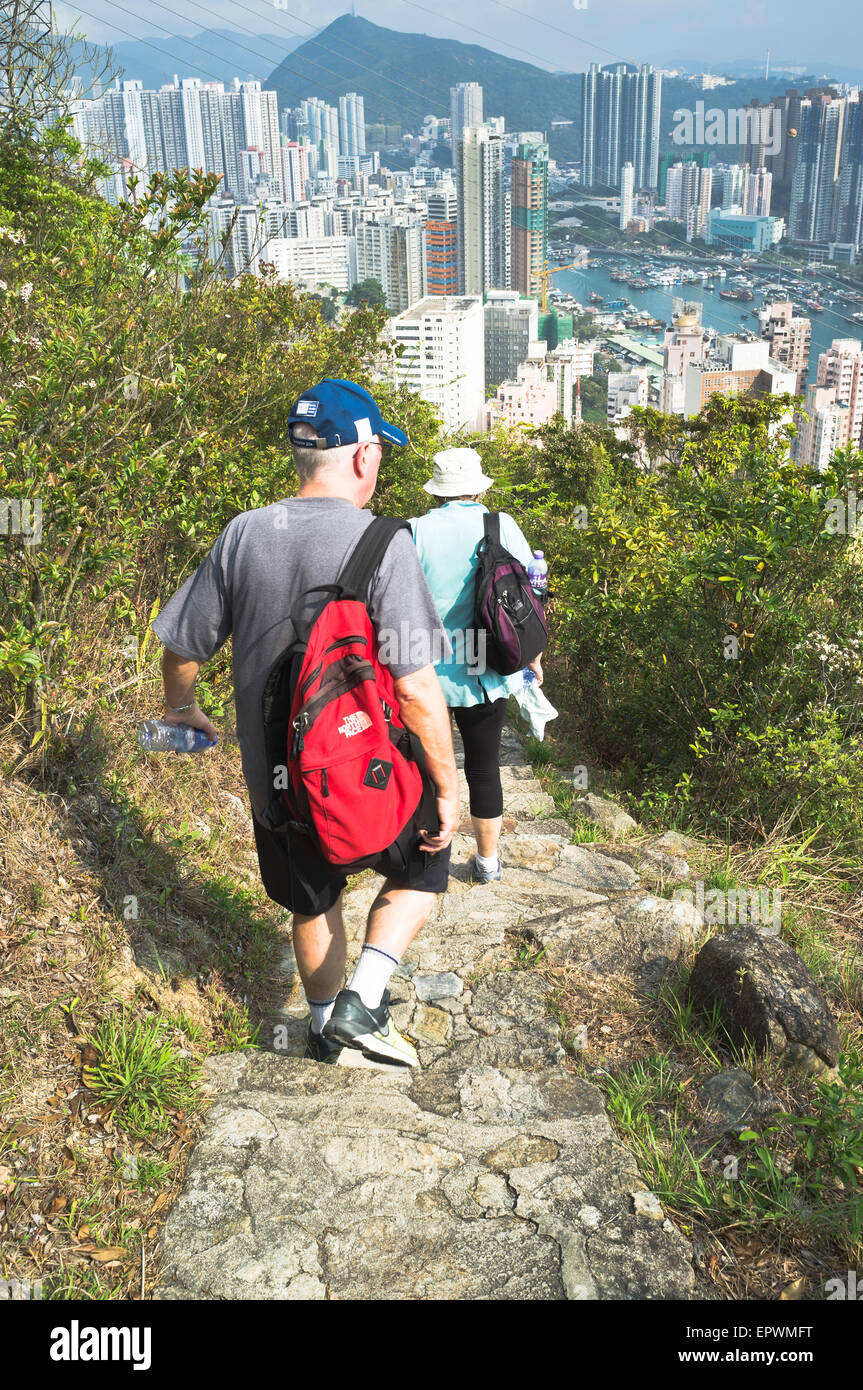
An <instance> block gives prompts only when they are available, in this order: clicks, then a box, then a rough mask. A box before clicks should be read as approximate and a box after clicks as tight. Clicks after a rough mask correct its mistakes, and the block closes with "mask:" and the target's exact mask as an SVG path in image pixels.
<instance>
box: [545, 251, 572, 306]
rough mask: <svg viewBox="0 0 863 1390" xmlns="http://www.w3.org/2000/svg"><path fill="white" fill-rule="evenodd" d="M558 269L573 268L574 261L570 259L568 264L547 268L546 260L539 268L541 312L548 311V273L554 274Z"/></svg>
mask: <svg viewBox="0 0 863 1390" xmlns="http://www.w3.org/2000/svg"><path fill="white" fill-rule="evenodd" d="M559 270H575V262H574V261H572V262H570V264H569V265H556V266H554V268H553V269H551V270H549V268H548V261H546V263H545V268H544V270H541V271H540V272H539V278H540V280H541V281H542V312H543V313H544V314H546V313H548V279H549V276H550V275H556V274H557V273H558V271H559Z"/></svg>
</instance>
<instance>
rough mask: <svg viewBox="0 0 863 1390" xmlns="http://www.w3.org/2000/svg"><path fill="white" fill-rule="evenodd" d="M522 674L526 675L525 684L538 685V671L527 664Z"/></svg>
mask: <svg viewBox="0 0 863 1390" xmlns="http://www.w3.org/2000/svg"><path fill="white" fill-rule="evenodd" d="M522 675H523V676H524V683H525V685H536V672H535V671H531V669H530V667H529V666H525V668H524V671H523V672H522Z"/></svg>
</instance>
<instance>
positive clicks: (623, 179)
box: [620, 164, 635, 232]
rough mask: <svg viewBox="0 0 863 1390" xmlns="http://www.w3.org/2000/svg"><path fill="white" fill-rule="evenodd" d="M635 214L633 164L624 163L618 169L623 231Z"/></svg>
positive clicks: (621, 227)
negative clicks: (619, 169)
mask: <svg viewBox="0 0 863 1390" xmlns="http://www.w3.org/2000/svg"><path fill="white" fill-rule="evenodd" d="M634 214H635V165H634V164H624V165H623V167H622V169H621V171H620V230H621V231H622V232H625V231H626V229H627V227H628V226H629V224H630V222H631V221H632V219H633V216H634Z"/></svg>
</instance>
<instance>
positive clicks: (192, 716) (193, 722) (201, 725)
mask: <svg viewBox="0 0 863 1390" xmlns="http://www.w3.org/2000/svg"><path fill="white" fill-rule="evenodd" d="M162 718H163V719H164V721H165V723H166V724H188V725H189V726H190V727H191V728H193V729H203V731H204V733H205V734H206V735H207V738H208V739H210V740H211V741H212V742H213V743H215V741H216V739H217V738H218V737H219V734H218V730H217V729H216V726H215V724H211V723H210V721H209V719H208V718H207V716H206V715H205V713H204V711H203V710H202V709H199V708H198V706H197V705H193V706H192V708H191V709H187V710H186V712H185V714H175V713H174V711H173V710H170V709H167V708H166V709H165V712H164V714H163V715H162Z"/></svg>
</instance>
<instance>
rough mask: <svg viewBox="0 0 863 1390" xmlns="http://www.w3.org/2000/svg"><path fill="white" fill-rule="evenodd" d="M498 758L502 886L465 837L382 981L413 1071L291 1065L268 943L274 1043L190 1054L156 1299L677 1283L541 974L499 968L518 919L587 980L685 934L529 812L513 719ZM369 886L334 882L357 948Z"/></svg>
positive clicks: (634, 1289)
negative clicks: (198, 1057) (193, 1106)
mask: <svg viewBox="0 0 863 1390" xmlns="http://www.w3.org/2000/svg"><path fill="white" fill-rule="evenodd" d="M503 757H504V762H505V766H504V779H503V780H504V794H505V815H506V816H507V817H509V818H510V819H511V820H512V821H514V822H515V825H514V828H513V829H511V830H508V831H507V833H505V834H504V835H503V837H502V839H501V850H500V853H501V859H502V861H503V865H504V876H503V878H502V880H501V881H500V882H499V883H490V884H472V883H470V881H469V873H468V866H469V863H470V860H471V858H472V857H473V854H474V852H475V848H476V846H475V842H474V840H473V837H472V836H471V835H470V834H467V833H460V834H458V835H457V836H456V837H455V839H454V842H453V852H452V875H451V879H450V886H449V889H448V891H447V893H446V894H445V895H444V896H443V897H442V898H441V899H440V900H439V902H438V904H437V908H436V912H435V914H434V916H433V917H432V919H431V920H430V921H429V923H428V924H427V926H426V927H425V928H424V930H423V931H422V932H421V933H420V934H419V935H418V937H417V938H416V940H415V941H414V942H413V943H412V945H411V947H410V948H409V950H408V951H407V952H406V954H405V956H404V957H403V959H402V962H401V964H400V966H399V968H398V970H397V971H396V973H395V974H394V975H393V977H392V979H391V981H390V987H389V988H390V996H391V1003H390V1007H391V1011H392V1014H393V1018H394V1020H395V1023H396V1026H397V1027H399V1028H402V1029H403V1030H404V1031H405V1032H406V1033H408V1034H409V1035H410V1036H411V1037H413V1038H414V1040H415V1042H416V1044H417V1049H418V1053H419V1057H420V1064H421V1065H420V1068H418V1069H410V1068H401V1067H396V1066H391V1065H384V1064H382V1063H376V1062H372V1061H370V1060H369V1059H368V1058H365V1057H363V1055H362V1054H361V1053H359V1052H356V1051H352V1050H350V1049H344V1050H343V1052H342V1053H341V1055H340V1058H339V1061H338V1063H337V1065H334V1066H332V1065H331V1066H324V1065H321V1064H318V1063H315V1062H311V1061H304V1060H302V1051H303V1047H304V1043H305V1036H306V1029H307V1020H308V1009H307V1005H306V1002H305V998H304V996H303V993H302V990H301V988H300V987H299V985H298V983H297V982H296V977H295V962H294V960H293V953H292V952H291V950H290V947H289V945H288V944H287V943H285V949H284V958H283V961H282V974H283V977H284V980H285V991H284V999H283V1001H282V1004H281V1006H280V1008H279V1009H278V1010H277V1011H276V1013H275V1014H274V1017H273V1019H272V1020H271V1027H270V1033H269V1035H268V1036H265V1037H264V1038H263V1039H262V1041H263V1043H264V1045H265V1046H267V1047H269V1049H270V1050H269V1051H258V1052H244V1053H237V1054H231V1055H227V1056H224V1055H223V1056H219V1057H215V1058H212V1059H210V1060H209V1062H208V1063H207V1072H208V1076H209V1083H208V1084H209V1087H210V1090H211V1093H212V1095H213V1097H214V1098H215V1103H214V1104H213V1105H212V1107H211V1108H210V1110H209V1111H208V1113H207V1116H206V1119H205V1122H204V1127H203V1131H202V1133H201V1136H200V1138H199V1139H198V1141H197V1143H196V1144H195V1146H194V1148H193V1151H192V1154H191V1156H190V1159H189V1164H188V1169H187V1173H186V1177H185V1180H184V1184H183V1188H182V1191H181V1193H180V1195H179V1197H178V1198H177V1200H176V1202H175V1204H174V1206H173V1208H172V1210H171V1212H170V1213H169V1215H168V1218H167V1220H166V1223H165V1226H164V1229H163V1233H162V1244H161V1274H160V1279H159V1284H158V1288H157V1291H156V1293H155V1295H154V1297H156V1298H157V1299H165V1300H172V1299H178V1300H179V1299H189V1300H196V1299H224V1300H231V1299H244V1300H268V1299H279V1300H289V1299H290V1300H294V1299H326V1298H333V1299H359V1300H366V1299H369V1300H371V1299H375V1300H378V1299H391V1300H397V1299H424V1300H425V1299H435V1300H437V1299H441V1300H443V1299H447V1300H454V1299H506V1300H509V1299H512V1300H515V1299H518V1300H533V1301H536V1300H549V1299H617V1300H628V1299H671V1298H690V1297H692V1291H693V1269H692V1260H691V1252H690V1249H689V1245H688V1242H687V1241H686V1240H685V1239H684V1237H683V1236H681V1235H680V1234H679V1232H678V1231H677V1230H676V1228H675V1227H674V1226H673V1224H672V1223H671V1221H670V1220H668V1219H667V1218H666V1217H665V1215H664V1213H663V1211H662V1209H661V1207H660V1205H659V1202H658V1201H657V1199H656V1197H655V1196H654V1195H653V1194H652V1193H649V1192H647V1191H645V1189H644V1184H643V1182H642V1181H641V1180H640V1179H639V1177H638V1173H637V1169H636V1165H635V1162H634V1159H633V1157H632V1155H631V1154H630V1153H629V1151H628V1150H627V1149H626V1147H625V1146H624V1145H623V1144H622V1143H621V1142H620V1141H619V1140H618V1139H617V1138H616V1137H615V1135H614V1132H613V1130H612V1128H611V1125H610V1122H609V1120H608V1117H607V1114H606V1111H605V1107H604V1103H603V1098H602V1095H601V1093H600V1092H599V1090H598V1089H597V1088H596V1087H595V1086H593V1085H591V1084H590V1083H589V1082H587V1081H585V1080H583V1079H582V1078H579V1077H576V1076H574V1075H572V1074H571V1073H570V1072H568V1071H567V1070H566V1069H565V1068H564V1066H563V1058H564V1054H563V1051H562V1048H561V1045H560V1041H559V1036H558V1025H557V1023H556V1022H555V1020H554V1019H552V1018H551V1017H549V1016H548V1015H547V1014H546V993H547V988H548V986H547V985H546V983H545V982H544V980H543V978H542V977H541V976H540V975H539V974H538V973H537V972H535V971H531V970H521V969H515V968H513V967H514V964H515V960H514V955H513V950H512V945H511V944H510V943H511V940H512V937H511V933H513V932H517V933H522V934H524V936H525V939H526V940H527V941H531V942H534V943H536V944H537V945H542V946H544V947H545V948H546V950H547V952H548V954H549V955H550V956H552V957H554V959H558V960H559V959H564V958H571V959H574V960H577V961H578V962H579V963H581V964H582V965H583V966H585V968H588V969H591V968H593V969H596V970H600V971H601V970H605V969H610V968H612V967H615V968H616V967H618V966H619V965H620V964H621V961H623V962H624V963H626V962H627V961H629V960H630V957H632V959H634V960H636V962H637V964H638V965H639V966H643V965H644V964H645V962H647V963H648V964H649V963H650V961H652V960H656V959H658V958H659V957H660V956H661V954H662V953H663V952H666V953H668V952H670V951H671V949H672V945H673V941H674V940H675V939H678V940H679V939H681V938H682V936H683V935H685V932H686V931H687V930H690V928H691V927H692V924H691V923H682V922H675V919H674V915H673V908H672V905H671V904H669V903H668V902H667V901H666V900H664V899H647V898H645V896H644V894H643V893H642V891H641V888H640V884H639V879H638V875H637V874H636V873H635V872H634V870H633V869H632V867H631V866H630V865H629V864H627V863H625V862H623V861H622V860H621V859H616V858H614V857H612V856H611V855H609V854H607V853H605V852H602V851H599V850H594V849H593V848H592V847H590V846H587V845H575V844H570V843H569V840H570V834H569V826H568V825H567V823H566V822H561V821H554V820H543V819H541V816H542V815H543V813H546V814H547V811H548V805H549V803H551V798H550V797H547V798H546V799H545V800H544V801H543V799H542V798H544V797H545V794H544V793H543V792H542V790H541V788H540V787H539V784H538V783H537V782H536V779H535V778H533V776H532V773H531V771H530V769H529V768H528V767H526V765H525V763H524V759H523V754H522V752H521V748H520V745H519V744H518V741H517V739H516V738H515V736H514V735H513V734H512V731H511V730H509V729H507V730H505V731H504V740H503ZM543 808H545V812H543ZM538 817H539V818H538ZM381 882H382V880H381V879H380V878H378V877H375V876H372V875H368V876H363V877H361V878H359V879H357V880H355V881H354V882H353V883H352V885H351V888H350V891H349V892H348V893H346V895H345V899H344V914H345V921H346V926H347V932H348V937H349V956H350V958H351V959H353V958H354V957H355V956H356V955H357V954H358V952H359V949H360V946H361V943H362V940H363V936H364V931H365V924H366V917H367V914H368V909H369V907H370V905H371V903H372V902H373V901H374V898H375V897H376V895H377V893H378V891H379V888H380V885H381ZM646 904H647V905H646ZM649 904H653V906H649ZM675 932H676V936H675Z"/></svg>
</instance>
